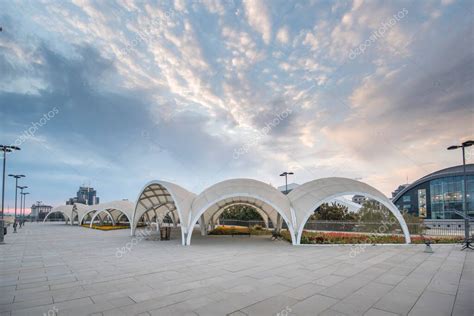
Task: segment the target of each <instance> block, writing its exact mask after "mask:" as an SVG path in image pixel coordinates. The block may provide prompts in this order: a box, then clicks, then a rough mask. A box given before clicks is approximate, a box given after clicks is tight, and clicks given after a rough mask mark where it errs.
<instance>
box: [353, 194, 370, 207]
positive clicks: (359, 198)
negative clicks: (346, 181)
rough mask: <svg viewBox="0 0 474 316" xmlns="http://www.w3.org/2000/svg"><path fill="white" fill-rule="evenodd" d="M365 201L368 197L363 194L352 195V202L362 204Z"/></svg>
mask: <svg viewBox="0 0 474 316" xmlns="http://www.w3.org/2000/svg"><path fill="white" fill-rule="evenodd" d="M367 201H368V199H367V198H366V197H365V196H363V195H357V194H356V195H354V196H353V197H352V202H354V203H357V204H359V205H362V204H364V203H365V202H367Z"/></svg>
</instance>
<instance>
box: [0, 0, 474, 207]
mask: <svg viewBox="0 0 474 316" xmlns="http://www.w3.org/2000/svg"><path fill="white" fill-rule="evenodd" d="M473 3H474V2H472V1H470V0H466V1H462V0H461V1H448V0H433V1H410V2H406V1H340V2H336V1H299V2H290V1H287V0H282V1H257V0H255V1H240V0H222V1H217V0H188V1H186V0H180V1H175V2H164V1H153V2H145V1H135V2H133V1H118V2H115V3H114V2H112V1H91V2H89V1H80V0H76V1H72V2H66V1H54V2H47V1H21V2H15V1H1V2H0V26H1V27H2V28H3V32H1V33H0V75H1V80H0V121H1V123H0V124H1V125H0V143H1V144H17V145H18V144H19V145H20V146H21V147H22V150H21V151H20V152H17V153H15V154H12V155H9V157H8V160H7V162H8V172H9V173H23V174H26V175H27V177H26V179H25V180H23V181H22V182H21V184H23V185H28V186H30V188H31V189H30V190H31V193H32V194H31V196H30V197H29V202H32V201H36V200H41V201H44V202H46V203H48V204H52V205H56V204H60V203H64V201H65V200H66V198H68V197H70V196H73V195H74V194H75V192H76V191H77V188H78V186H79V185H81V184H90V185H92V186H93V187H95V188H96V189H97V190H98V193H99V196H100V197H101V200H102V201H110V200H114V199H121V198H128V199H131V200H135V199H136V196H137V194H138V193H139V190H140V188H141V187H142V186H143V185H144V184H145V183H146V182H147V181H149V180H152V179H163V180H168V181H173V182H176V183H178V184H181V185H182V186H184V187H185V188H187V189H188V190H190V191H193V192H196V193H198V192H200V191H201V190H202V189H204V188H205V187H207V186H209V185H211V184H213V183H215V182H218V181H221V180H224V179H228V178H232V177H248V178H255V179H259V180H262V181H264V182H267V183H271V184H272V185H274V186H278V185H281V184H282V183H283V181H282V180H283V179H282V178H281V177H279V176H278V175H279V173H280V172H282V171H285V170H291V171H293V172H295V176H293V177H292V178H291V179H290V181H291V182H297V183H303V182H305V181H308V180H311V179H314V178H320V177H329V176H341V177H349V178H356V179H360V180H362V181H365V182H367V183H369V184H372V185H374V186H376V187H377V188H379V189H380V190H381V191H383V192H384V193H386V194H390V192H391V191H392V190H393V189H395V188H396V187H397V186H398V185H399V184H401V183H405V182H406V181H407V178H408V181H410V182H411V181H414V180H416V179H417V178H419V177H421V176H423V175H425V174H427V173H429V172H432V171H435V170H438V169H440V168H444V167H449V166H452V165H455V164H458V163H460V158H461V156H460V153H459V152H447V151H446V150H445V148H446V147H447V146H448V145H451V144H456V143H459V142H460V141H461V140H466V139H468V138H472V137H473V135H474V127H473V126H474V111H473V109H474V95H473V94H474V82H473V76H474V44H473V43H474V35H473V33H474V31H473V21H474V19H473V16H474V7H473V6H474V5H473ZM468 156H469V157H468V158H469V161H470V162H472V161H473V160H474V159H473V158H474V154H472V152H469V155H468ZM13 187H14V184H13V182H12V180H10V179H8V181H7V188H8V190H7V195H6V205H7V206H9V207H10V208H12V207H13V203H14V202H13V201H14V194H13Z"/></svg>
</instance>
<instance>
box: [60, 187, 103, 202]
mask: <svg viewBox="0 0 474 316" xmlns="http://www.w3.org/2000/svg"><path fill="white" fill-rule="evenodd" d="M74 203H82V204H86V205H94V204H99V197H98V196H97V191H96V190H94V188H91V187H85V186H81V187H79V190H78V191H77V194H76V196H75V197H72V198H70V199H69V200H67V201H66V205H72V204H74Z"/></svg>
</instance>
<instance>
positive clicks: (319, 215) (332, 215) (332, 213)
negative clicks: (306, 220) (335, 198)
mask: <svg viewBox="0 0 474 316" xmlns="http://www.w3.org/2000/svg"><path fill="white" fill-rule="evenodd" d="M311 219H312V220H320V221H356V220H357V214H355V213H352V212H349V209H348V208H347V206H344V205H341V204H338V203H336V202H333V203H332V204H328V203H324V204H321V206H319V207H318V208H317V209H316V211H314V214H313V215H312V216H311Z"/></svg>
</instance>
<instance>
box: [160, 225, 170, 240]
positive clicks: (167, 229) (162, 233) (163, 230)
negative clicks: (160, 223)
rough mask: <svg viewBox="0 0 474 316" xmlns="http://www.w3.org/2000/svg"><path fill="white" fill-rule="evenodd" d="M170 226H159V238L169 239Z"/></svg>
mask: <svg viewBox="0 0 474 316" xmlns="http://www.w3.org/2000/svg"><path fill="white" fill-rule="evenodd" d="M170 235H171V227H169V226H165V227H160V239H161V240H170Z"/></svg>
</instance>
